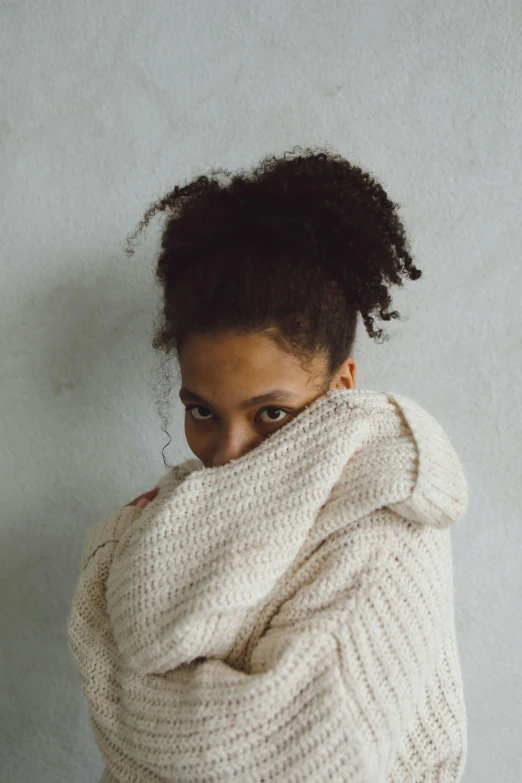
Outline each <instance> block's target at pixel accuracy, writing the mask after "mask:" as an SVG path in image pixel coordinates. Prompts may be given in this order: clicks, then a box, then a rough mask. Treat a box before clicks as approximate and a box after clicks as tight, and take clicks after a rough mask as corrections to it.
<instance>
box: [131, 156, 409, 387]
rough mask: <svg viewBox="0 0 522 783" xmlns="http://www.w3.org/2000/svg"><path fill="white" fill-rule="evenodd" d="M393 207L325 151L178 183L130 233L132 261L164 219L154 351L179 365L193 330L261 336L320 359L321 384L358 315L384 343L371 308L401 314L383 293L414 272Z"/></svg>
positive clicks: (367, 180) (363, 176)
mask: <svg viewBox="0 0 522 783" xmlns="http://www.w3.org/2000/svg"><path fill="white" fill-rule="evenodd" d="M295 150H297V152H296V151H295ZM225 180H228V181H225ZM398 207H399V205H398V204H396V203H394V202H393V201H391V200H390V198H389V197H388V195H387V193H386V192H385V190H384V189H383V187H382V186H381V185H380V184H379V183H378V182H376V180H375V179H374V178H373V177H372V176H371V175H370V174H369V173H367V172H365V171H363V170H362V169H361V168H359V167H358V166H355V165H353V164H352V163H350V162H348V161H347V160H345V159H344V158H342V157H341V156H340V155H339V154H337V153H336V152H330V151H327V150H326V149H325V148H322V149H321V150H317V149H316V150H313V149H311V148H307V149H305V150H302V149H301V148H300V147H296V148H294V151H292V152H287V153H284V154H283V155H282V156H281V157H276V156H273V155H270V156H267V157H265V158H264V159H263V160H261V162H260V163H259V164H258V165H257V166H255V167H254V168H252V169H251V170H249V171H245V170H239V171H238V172H237V173H234V174H232V173H230V172H229V171H226V170H225V169H221V168H214V169H211V170H210V172H209V174H207V175H202V176H198V177H196V178H194V179H193V180H192V181H191V182H189V183H188V184H186V185H184V186H182V187H180V186H179V185H176V186H175V187H174V189H173V190H172V191H171V192H170V193H167V195H165V196H164V197H163V198H161V199H160V200H159V201H157V202H156V203H154V204H152V205H151V206H150V207H149V209H148V210H147V212H146V213H145V216H144V218H143V220H141V221H140V223H139V225H138V228H137V229H136V231H135V232H134V234H132V235H131V236H130V237H128V238H127V248H126V253H127V254H128V255H130V254H132V253H133V252H134V251H133V248H132V244H131V243H132V241H133V240H134V239H135V238H136V237H137V235H138V234H139V233H140V232H141V231H142V230H143V228H145V227H146V226H147V225H148V224H149V221H150V220H151V218H152V217H153V216H154V215H156V214H157V213H158V212H164V213H166V215H167V218H166V221H165V226H164V229H163V232H162V236H161V251H160V253H159V257H158V260H157V266H156V280H157V281H158V282H159V283H160V286H161V289H162V295H163V303H162V309H161V312H160V316H159V320H158V321H157V322H156V325H155V331H154V334H153V339H152V347H153V348H154V349H155V350H156V351H159V352H161V354H162V355H164V356H165V358H167V359H168V358H169V357H170V356H174V357H175V358H177V359H178V361H179V355H180V351H181V348H182V345H183V342H184V340H185V338H186V337H187V335H188V334H190V333H196V332H197V333H209V332H210V333H215V332H222V331H232V332H235V333H240V334H251V333H258V332H264V333H265V332H266V336H267V337H268V338H269V339H272V340H274V341H275V342H276V343H277V344H278V346H279V347H280V348H283V349H284V350H287V351H290V352H292V353H293V354H294V355H295V356H297V357H298V358H299V359H300V360H301V361H302V362H303V365H304V366H306V365H307V364H308V362H309V361H311V360H312V359H313V357H314V356H315V355H317V353H323V354H325V355H326V357H327V372H326V378H325V389H326V388H328V386H329V385H330V382H331V379H332V378H333V376H334V375H335V373H336V371H337V370H338V368H339V367H340V366H341V364H342V363H343V362H344V361H345V360H346V359H347V357H348V356H350V354H351V352H352V348H353V345H354V342H355V337H356V325H357V313H360V314H361V317H362V320H363V322H364V325H365V327H366V330H367V332H368V334H369V336H370V337H371V338H374V339H376V340H377V341H381V340H387V339H388V336H387V335H383V331H382V329H378V330H376V329H374V319H373V318H372V315H371V313H376V314H377V315H378V317H379V318H381V319H382V320H384V321H389V320H390V319H391V318H400V316H399V313H398V312H397V311H396V310H393V311H392V312H389V310H388V308H389V307H390V305H391V297H390V294H389V290H388V289H389V287H390V285H392V284H395V285H399V286H402V282H403V281H402V279H401V276H408V277H409V278H410V279H411V280H417V279H418V278H419V277H420V276H421V272H420V270H419V269H417V268H416V267H415V266H414V265H413V261H412V258H411V256H410V253H409V250H410V245H409V242H408V239H407V236H406V233H405V230H404V227H403V225H402V223H401V221H400V219H399V217H398V215H397V209H398ZM163 377H164V380H167V382H168V374H166V375H164V376H163ZM169 390H170V384H169Z"/></svg>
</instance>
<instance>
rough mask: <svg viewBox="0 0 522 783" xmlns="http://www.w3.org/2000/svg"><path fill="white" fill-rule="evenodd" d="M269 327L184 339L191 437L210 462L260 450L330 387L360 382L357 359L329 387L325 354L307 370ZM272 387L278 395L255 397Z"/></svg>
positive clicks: (187, 426)
mask: <svg viewBox="0 0 522 783" xmlns="http://www.w3.org/2000/svg"><path fill="white" fill-rule="evenodd" d="M266 334H267V333H259V334H255V335H247V336H245V335H237V334H235V333H229V332H227V333H223V334H220V335H191V336H190V337H188V338H187V339H186V341H185V342H184V344H183V347H182V351H181V353H180V370H181V379H182V387H181V389H180V392H179V397H180V399H181V401H182V403H183V405H184V406H185V409H186V410H185V436H186V438H187V443H188V445H189V448H190V449H191V451H192V452H193V453H194V454H195V456H196V457H197V458H198V459H199V460H201V462H202V463H203V465H204V466H205V467H207V468H209V467H218V466H221V465H225V464H226V463H227V462H230V460H232V459H237V458H239V457H241V456H243V455H244V454H246V453H247V452H249V451H251V450H252V449H255V448H256V446H259V445H260V444H261V443H262V441H263V440H264V439H265V438H266V437H267V436H268V435H270V434H271V433H272V432H274V431H275V430H277V429H279V428H280V427H284V426H285V424H288V422H289V421H291V420H292V419H293V418H295V417H296V416H297V414H298V413H300V412H301V411H302V410H303V409H304V407H305V406H306V405H309V404H310V403H311V402H313V400H315V399H316V398H317V397H319V396H321V395H322V394H325V393H326V392H327V391H329V390H330V389H342V388H347V389H354V388H355V373H356V364H355V361H354V360H353V359H352V358H348V359H347V360H346V361H345V362H344V364H343V366H342V367H341V368H340V370H339V371H338V372H337V374H336V376H335V377H334V378H333V380H332V382H331V384H330V385H329V387H328V388H324V374H325V370H326V359H325V358H324V357H320V358H317V359H315V360H314V362H313V363H312V365H311V371H310V372H311V374H309V372H307V371H305V370H303V369H302V367H300V363H299V359H297V357H295V356H293V355H292V354H290V353H288V352H286V351H283V350H282V349H281V348H279V347H278V346H277V345H276V344H275V343H274V342H273V341H272V340H270V339H269V338H268V337H267V336H266ZM267 394H271V395H272V394H273V395H274V396H273V397H271V398H270V399H264V400H254V401H252V399H251V398H253V397H257V396H259V395H267Z"/></svg>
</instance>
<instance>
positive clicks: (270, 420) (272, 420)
mask: <svg viewBox="0 0 522 783" xmlns="http://www.w3.org/2000/svg"><path fill="white" fill-rule="evenodd" d="M185 410H186V411H193V410H198V411H206V413H210V411H209V410H208V409H207V408H203V407H202V406H201V405H188V406H186V407H185ZM268 411H270V413H273V412H274V411H275V412H277V413H282V414H284V415H285V416H287V415H288V414H287V412H286V411H284V410H283V409H282V408H274V407H271V408H263V410H262V411H261V414H263V413H266V412H268ZM210 416H212V414H210ZM192 418H193V419H194V420H195V421H209V417H208V416H203V418H201V417H200V416H192ZM280 421H283V418H282V417H280V418H277V419H275V418H272V417H271V416H270V417H269V418H268V420H266V419H265V420H264V423H265V424H277V423H278V422H280Z"/></svg>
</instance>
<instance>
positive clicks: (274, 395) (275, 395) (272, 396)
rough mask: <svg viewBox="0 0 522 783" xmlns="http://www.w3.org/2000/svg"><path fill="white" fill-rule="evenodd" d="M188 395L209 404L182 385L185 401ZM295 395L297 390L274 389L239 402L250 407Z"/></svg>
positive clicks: (182, 396)
mask: <svg viewBox="0 0 522 783" xmlns="http://www.w3.org/2000/svg"><path fill="white" fill-rule="evenodd" d="M188 397H190V398H191V399H193V400H196V402H200V403H201V404H202V405H209V403H208V402H207V400H205V398H204V397H201V396H200V395H199V394H196V393H195V392H193V391H191V390H190V389H188V388H187V387H186V386H182V387H181V389H180V390H179V398H180V400H181V401H183V399H186V398H188ZM295 397H297V394H296V393H295V392H291V391H289V390H288V389H272V390H271V391H269V392H265V394H258V395H256V396H255V397H251V398H250V399H249V400H243V402H241V403H240V404H239V407H240V408H241V409H243V408H250V406H252V405H259V404H260V403H262V402H269V401H271V400H290V399H292V398H295Z"/></svg>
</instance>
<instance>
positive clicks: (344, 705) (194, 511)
mask: <svg viewBox="0 0 522 783" xmlns="http://www.w3.org/2000/svg"><path fill="white" fill-rule="evenodd" d="M158 486H159V487H160V491H159V492H158V495H157V496H156V498H155V499H154V500H153V502H152V503H151V504H150V505H149V506H148V507H147V508H146V509H145V510H144V511H142V510H141V509H139V508H137V507H136V506H126V507H124V508H118V509H116V510H115V511H113V512H112V513H111V514H109V515H108V516H106V517H105V518H104V519H102V520H101V521H100V522H99V523H98V524H96V525H95V526H94V527H93V528H92V529H91V530H90V532H89V534H88V536H87V539H86V541H85V545H84V550H83V554H82V561H81V573H80V577H79V581H78V584H77V587H76V591H75V594H74V598H73V604H72V611H71V615H70V618H69V629H68V632H69V644H70V649H71V652H72V655H73V657H74V660H75V662H76V665H77V667H78V670H79V673H80V675H81V680H82V686H83V690H84V692H85V694H86V697H87V699H88V701H89V709H90V715H91V721H92V725H93V731H94V735H95V738H96V742H97V744H98V747H99V749H100V752H101V754H102V756H103V758H104V762H105V772H104V774H103V776H102V778H101V780H100V783H153V782H154V783H160V782H161V783H174V782H176V783H178V782H179V783H182V782H183V783H189V782H190V783H239V782H243V781H244V782H245V783H250V782H251V783H261V782H263V783H274V782H276V781H277V782H279V781H280V782H281V783H322V781H337V782H338V783H435V782H436V783H456V781H459V780H460V779H461V776H462V772H463V768H464V765H465V761H466V755H467V734H466V709H465V702H464V692H463V684H462V679H461V671H460V665H459V658H458V647H457V641H456V633H455V619H454V607H453V570H452V569H453V566H452V554H451V537H450V526H451V525H452V524H453V523H455V522H456V521H457V520H458V519H459V518H460V517H462V516H463V514H464V513H465V511H466V509H467V502H468V497H467V484H466V479H465V476H464V473H463V470H462V466H461V464H460V462H459V458H458V456H457V454H456V453H455V451H454V449H453V447H452V445H451V442H450V440H449V438H448V436H447V435H446V434H445V433H444V431H443V430H442V428H441V427H440V425H439V424H438V423H437V422H436V421H435V419H434V418H433V417H432V416H431V415H430V414H428V413H427V412H426V411H425V410H424V409H423V408H421V407H420V406H419V405H418V404H416V403H414V402H413V401H412V400H409V399H408V398H406V397H403V396H400V395H397V394H385V393H383V392H377V391H370V390H364V389H363V390H355V389H342V390H339V389H337V390H332V391H329V392H328V393H326V394H324V395H323V396H321V397H319V398H317V399H316V400H314V401H313V402H312V404H311V405H309V406H308V407H307V408H305V409H304V410H303V411H301V412H300V413H299V414H298V415H297V416H296V417H295V418H294V419H293V420H291V421H290V422H289V423H288V424H287V425H286V426H284V427H282V428H280V429H279V430H276V431H275V432H274V433H273V434H272V435H271V436H270V437H269V438H267V439H266V440H264V441H263V442H262V443H261V445H260V446H258V447H257V448H255V449H253V450H252V451H250V452H249V453H248V454H246V455H244V456H242V457H241V458H240V459H237V460H233V461H231V462H229V463H227V464H226V465H223V466H221V467H216V468H204V467H203V465H202V464H201V463H200V462H199V460H196V459H189V460H186V461H185V462H184V463H182V464H181V465H179V466H177V467H175V468H174V469H172V470H169V472H168V473H167V474H166V475H164V476H163V477H162V478H161V480H160V482H159V483H158Z"/></svg>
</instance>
